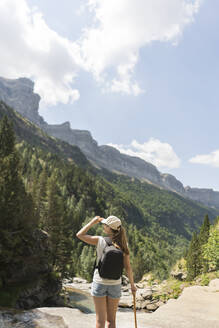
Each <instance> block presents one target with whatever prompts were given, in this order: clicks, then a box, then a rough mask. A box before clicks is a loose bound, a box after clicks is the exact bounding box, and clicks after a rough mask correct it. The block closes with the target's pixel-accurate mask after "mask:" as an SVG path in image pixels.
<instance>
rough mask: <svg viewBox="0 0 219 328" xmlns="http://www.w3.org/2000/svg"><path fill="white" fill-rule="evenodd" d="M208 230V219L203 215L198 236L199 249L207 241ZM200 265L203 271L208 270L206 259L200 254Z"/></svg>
mask: <svg viewBox="0 0 219 328" xmlns="http://www.w3.org/2000/svg"><path fill="white" fill-rule="evenodd" d="M209 231H210V221H209V218H208V215H205V218H204V222H203V224H202V226H201V228H200V233H199V236H198V239H199V245H200V248H201V250H202V248H203V245H205V244H206V243H207V242H208V238H209ZM201 266H202V268H201V270H202V271H203V272H204V273H206V272H208V268H209V266H208V261H207V260H206V259H205V258H204V257H203V256H201Z"/></svg>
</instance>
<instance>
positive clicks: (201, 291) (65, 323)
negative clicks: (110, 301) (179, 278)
mask: <svg viewBox="0 0 219 328" xmlns="http://www.w3.org/2000/svg"><path fill="white" fill-rule="evenodd" d="M218 304H219V279H214V280H212V281H211V282H210V284H209V286H192V287H187V288H185V289H184V290H183V293H182V295H181V296H180V297H179V298H178V299H177V300H174V299H171V300H169V301H168V302H167V304H165V305H164V306H162V307H160V308H159V309H158V310H156V311H155V312H153V313H145V312H137V323H138V328H200V327H203V328H219V311H218ZM0 327H1V328H9V327H10V328H18V327H19V328H21V327H22V328H34V327H35V328H36V327H37V328H76V327H80V328H92V327H95V314H84V313H82V312H80V311H79V310H77V309H71V308H61V307H59V308H38V309H34V310H30V311H16V310H12V309H4V308H0ZM133 327H134V315H133V313H132V312H118V313H117V328H133Z"/></svg>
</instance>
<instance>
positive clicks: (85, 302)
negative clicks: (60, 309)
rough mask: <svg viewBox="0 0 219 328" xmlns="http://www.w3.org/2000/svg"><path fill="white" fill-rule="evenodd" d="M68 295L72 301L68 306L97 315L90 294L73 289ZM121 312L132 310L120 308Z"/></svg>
mask: <svg viewBox="0 0 219 328" xmlns="http://www.w3.org/2000/svg"><path fill="white" fill-rule="evenodd" d="M68 295H69V299H70V301H69V302H68V305H69V306H70V307H73V308H77V309H79V310H81V311H82V312H84V313H95V307H94V303H93V298H92V296H91V295H90V294H89V293H86V292H84V291H82V290H80V289H76V288H71V289H68ZM118 311H120V312H132V311H133V310H132V309H128V308H118Z"/></svg>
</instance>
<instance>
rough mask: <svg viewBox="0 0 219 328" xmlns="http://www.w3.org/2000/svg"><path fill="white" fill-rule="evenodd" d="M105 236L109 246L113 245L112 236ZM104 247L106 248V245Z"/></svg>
mask: <svg viewBox="0 0 219 328" xmlns="http://www.w3.org/2000/svg"><path fill="white" fill-rule="evenodd" d="M103 238H104V240H105V242H106V243H107V245H108V246H111V245H112V244H113V243H112V240H111V238H110V237H103ZM104 248H106V247H104Z"/></svg>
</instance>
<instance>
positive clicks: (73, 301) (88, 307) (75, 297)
mask: <svg viewBox="0 0 219 328" xmlns="http://www.w3.org/2000/svg"><path fill="white" fill-rule="evenodd" d="M68 295H69V299H70V301H69V302H68V305H69V306H71V307H74V308H77V309H79V310H81V311H82V312H84V313H94V312H95V308H94V304H93V298H92V296H91V295H90V294H88V293H86V292H83V291H81V290H77V289H76V288H71V290H70V289H68Z"/></svg>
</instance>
